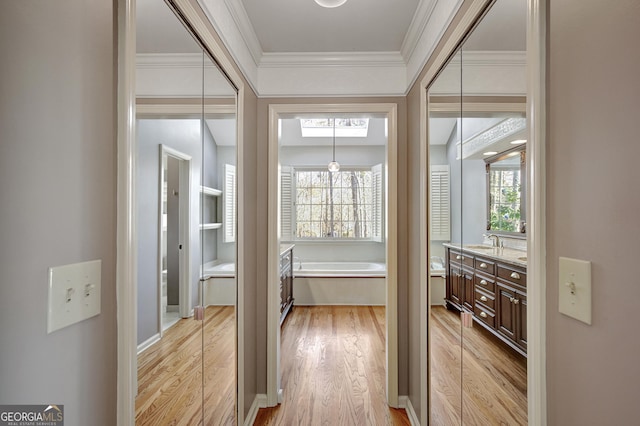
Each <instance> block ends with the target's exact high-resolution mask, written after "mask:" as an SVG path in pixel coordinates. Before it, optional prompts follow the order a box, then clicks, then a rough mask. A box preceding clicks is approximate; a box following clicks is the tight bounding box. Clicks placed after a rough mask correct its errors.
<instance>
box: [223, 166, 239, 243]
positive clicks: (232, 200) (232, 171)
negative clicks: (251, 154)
mask: <svg viewBox="0 0 640 426" xmlns="http://www.w3.org/2000/svg"><path fill="white" fill-rule="evenodd" d="M223 210H224V235H223V241H224V242H225V243H232V242H234V241H235V240H236V166H234V165H231V164H225V165H224V206H223Z"/></svg>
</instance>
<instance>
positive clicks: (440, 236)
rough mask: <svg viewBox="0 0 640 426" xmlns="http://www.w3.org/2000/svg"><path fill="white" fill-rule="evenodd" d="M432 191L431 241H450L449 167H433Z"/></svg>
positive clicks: (430, 197)
mask: <svg viewBox="0 0 640 426" xmlns="http://www.w3.org/2000/svg"><path fill="white" fill-rule="evenodd" d="M429 190H430V196H429V199H430V201H431V202H430V206H429V207H430V214H431V229H430V231H431V234H430V235H429V239H431V240H436V241H449V240H450V239H451V227H450V211H449V210H450V204H449V203H450V201H449V166H448V165H442V166H440V165H432V166H431V179H430V182H429Z"/></svg>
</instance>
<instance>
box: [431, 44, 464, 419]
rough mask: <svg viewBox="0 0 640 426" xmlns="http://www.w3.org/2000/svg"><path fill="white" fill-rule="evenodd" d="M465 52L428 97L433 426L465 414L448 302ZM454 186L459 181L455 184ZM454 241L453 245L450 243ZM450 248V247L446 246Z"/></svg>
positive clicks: (456, 234)
mask: <svg viewBox="0 0 640 426" xmlns="http://www.w3.org/2000/svg"><path fill="white" fill-rule="evenodd" d="M460 89H461V80H460V51H458V52H456V53H455V54H454V55H453V56H452V58H451V60H450V61H449V63H448V64H447V65H446V66H445V68H444V69H443V70H442V71H441V72H440V74H439V75H438V77H437V79H436V80H435V81H434V82H433V83H432V84H431V86H430V87H429V92H428V105H429V120H428V128H429V169H430V173H429V218H430V224H429V225H430V226H429V250H430V251H429V253H430V259H429V281H428V282H429V306H430V309H429V311H430V313H429V345H430V348H429V350H428V353H429V354H430V363H429V379H430V380H429V381H430V383H431V386H430V390H429V400H430V402H429V407H430V410H429V412H430V424H436V425H445V424H447V425H448V424H460V423H461V413H462V382H461V376H462V357H461V355H462V351H461V339H462V328H461V323H460V316H459V315H458V313H457V311H454V310H451V309H447V307H446V305H447V304H448V302H447V299H452V298H454V299H455V300H457V301H459V300H461V297H462V296H461V294H460V290H461V288H462V287H461V285H460V284H461V281H462V278H463V270H462V264H461V263H460V260H459V259H457V260H456V262H453V263H452V262H447V261H446V259H448V257H449V254H450V253H454V256H455V257H458V255H459V254H460V253H461V250H460V249H461V247H460V242H461V241H462V240H461V235H460V230H461V226H460V225H461V211H460V209H453V207H455V206H456V205H457V204H456V203H454V201H453V200H454V199H457V200H460V196H461V186H460V183H459V182H460V174H461V169H460V165H461V163H460V161H458V160H456V142H457V141H459V140H460V138H461V131H462V127H461V121H460V115H461V108H462V105H461V95H462V93H461V91H460ZM453 182H458V184H454V183H453ZM450 242H451V244H449V243H450ZM445 244H449V245H448V246H445Z"/></svg>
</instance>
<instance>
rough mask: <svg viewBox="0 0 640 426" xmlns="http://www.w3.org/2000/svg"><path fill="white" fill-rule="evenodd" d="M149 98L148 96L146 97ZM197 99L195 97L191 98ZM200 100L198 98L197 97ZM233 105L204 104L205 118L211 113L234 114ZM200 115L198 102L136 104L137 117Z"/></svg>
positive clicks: (234, 107) (200, 106)
mask: <svg viewBox="0 0 640 426" xmlns="http://www.w3.org/2000/svg"><path fill="white" fill-rule="evenodd" d="M146 99H150V98H146ZM193 99H197V98H193ZM197 100H200V99H197ZM236 112H237V110H236V106H235V105H205V107H204V113H205V115H207V118H211V117H210V116H211V115H212V114H216V115H230V114H236ZM196 115H197V116H198V117H199V116H200V115H202V105H201V104H200V105H199V104H178V103H164V102H162V103H154V104H141V103H137V104H136V117H137V118H150V117H154V116H157V117H176V116H196Z"/></svg>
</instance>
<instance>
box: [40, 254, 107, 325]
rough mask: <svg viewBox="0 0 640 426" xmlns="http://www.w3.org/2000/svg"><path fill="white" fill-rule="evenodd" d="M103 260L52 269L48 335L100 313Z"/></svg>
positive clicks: (50, 275)
mask: <svg viewBox="0 0 640 426" xmlns="http://www.w3.org/2000/svg"><path fill="white" fill-rule="evenodd" d="M101 271H102V261H101V260H92V261H90V262H82V263H74V264H71V265H64V266H56V267H53V268H49V307H48V313H47V333H51V332H54V331H56V330H59V329H61V328H64V327H67V326H69V325H71V324H75V323H77V322H80V321H82V320H84V319H87V318H91V317H93V316H95V315H98V314H99V313H100V292H101V291H100V280H101Z"/></svg>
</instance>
